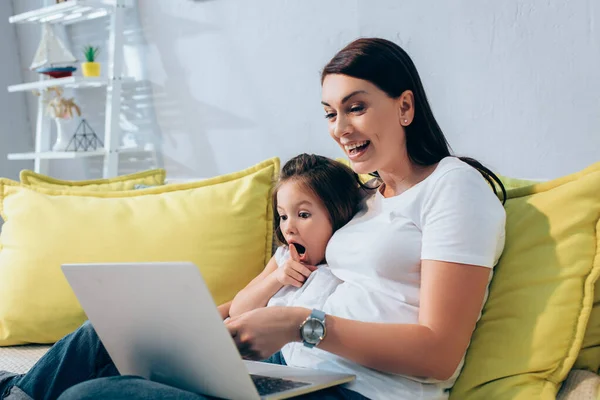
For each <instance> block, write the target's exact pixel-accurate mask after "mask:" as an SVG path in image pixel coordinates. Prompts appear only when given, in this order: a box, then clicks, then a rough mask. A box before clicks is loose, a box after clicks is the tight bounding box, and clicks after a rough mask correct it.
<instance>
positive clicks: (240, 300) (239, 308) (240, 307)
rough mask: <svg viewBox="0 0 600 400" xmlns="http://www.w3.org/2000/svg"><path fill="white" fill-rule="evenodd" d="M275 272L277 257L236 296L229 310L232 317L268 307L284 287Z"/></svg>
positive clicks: (272, 258)
mask: <svg viewBox="0 0 600 400" xmlns="http://www.w3.org/2000/svg"><path fill="white" fill-rule="evenodd" d="M275 270H277V262H276V261H275V257H271V260H269V262H268V263H267V266H266V267H265V269H264V270H263V271H262V272H261V273H260V274H259V275H258V276H257V277H256V278H254V279H253V280H252V281H250V283H249V284H248V285H246V287H245V288H243V289H242V290H240V291H239V292H238V294H236V295H235V297H234V298H233V301H232V302H231V307H230V308H229V315H230V316H231V317H235V316H238V315H241V314H243V313H245V312H247V311H250V310H254V309H255V308H258V307H264V306H266V305H267V303H268V302H269V299H270V298H271V297H273V295H274V294H275V293H277V291H278V290H279V289H281V287H282V286H283V285H282V284H281V283H280V282H279V281H278V280H277V279H276V278H275V276H274V274H273V271H275Z"/></svg>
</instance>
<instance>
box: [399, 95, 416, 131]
mask: <svg viewBox="0 0 600 400" xmlns="http://www.w3.org/2000/svg"><path fill="white" fill-rule="evenodd" d="M398 116H399V118H400V125H402V126H408V125H410V124H411V123H412V121H413V119H414V117H415V97H414V95H413V92H412V90H405V91H404V92H402V94H401V95H400V97H398Z"/></svg>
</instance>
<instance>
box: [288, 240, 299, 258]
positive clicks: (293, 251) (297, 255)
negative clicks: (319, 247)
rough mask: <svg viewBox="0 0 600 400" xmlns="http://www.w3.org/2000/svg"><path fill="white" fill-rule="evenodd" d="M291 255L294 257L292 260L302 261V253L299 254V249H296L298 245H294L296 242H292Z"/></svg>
mask: <svg viewBox="0 0 600 400" xmlns="http://www.w3.org/2000/svg"><path fill="white" fill-rule="evenodd" d="M289 248H290V257H291V258H292V260H294V261H296V262H300V255H299V254H298V250H296V246H295V245H294V243H290V246H289Z"/></svg>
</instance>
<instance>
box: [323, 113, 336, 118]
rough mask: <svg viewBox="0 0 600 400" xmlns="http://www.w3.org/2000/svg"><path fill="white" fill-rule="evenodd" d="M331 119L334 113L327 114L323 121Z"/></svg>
mask: <svg viewBox="0 0 600 400" xmlns="http://www.w3.org/2000/svg"><path fill="white" fill-rule="evenodd" d="M333 117H335V113H327V114H325V119H332V118H333Z"/></svg>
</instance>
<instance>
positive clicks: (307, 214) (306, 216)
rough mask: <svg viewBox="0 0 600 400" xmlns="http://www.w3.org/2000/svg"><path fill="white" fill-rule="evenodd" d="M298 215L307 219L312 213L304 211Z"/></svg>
mask: <svg viewBox="0 0 600 400" xmlns="http://www.w3.org/2000/svg"><path fill="white" fill-rule="evenodd" d="M298 216H299V217H300V218H303V219H306V218H309V217H310V213H307V212H305V211H303V212H301V213H299V214H298Z"/></svg>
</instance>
